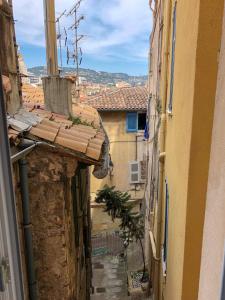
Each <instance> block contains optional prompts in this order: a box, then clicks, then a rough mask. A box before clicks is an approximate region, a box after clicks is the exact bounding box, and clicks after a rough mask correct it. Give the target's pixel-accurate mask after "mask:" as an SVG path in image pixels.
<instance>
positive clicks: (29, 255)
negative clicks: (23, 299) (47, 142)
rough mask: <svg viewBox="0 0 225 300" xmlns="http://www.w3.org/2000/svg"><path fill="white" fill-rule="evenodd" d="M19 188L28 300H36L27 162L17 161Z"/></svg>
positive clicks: (23, 160)
mask: <svg viewBox="0 0 225 300" xmlns="http://www.w3.org/2000/svg"><path fill="white" fill-rule="evenodd" d="M19 175H20V188H21V199H22V210H23V229H24V239H25V253H26V266H27V276H28V288H29V299H30V300H36V299H37V282H36V277H35V270H34V256H33V242H32V231H31V220H30V208H29V189H28V176H27V160H26V159H25V158H22V159H20V160H19Z"/></svg>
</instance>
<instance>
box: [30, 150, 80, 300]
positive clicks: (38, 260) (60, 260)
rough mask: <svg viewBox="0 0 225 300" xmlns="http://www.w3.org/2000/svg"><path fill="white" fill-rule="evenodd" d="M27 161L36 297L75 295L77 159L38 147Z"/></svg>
mask: <svg viewBox="0 0 225 300" xmlns="http://www.w3.org/2000/svg"><path fill="white" fill-rule="evenodd" d="M28 163H29V167H28V170H29V171H28V176H29V193H30V211H31V220H32V232H33V245H34V257H35V266H36V274H37V281H38V291H39V299H41V300H45V299H46V300H47V299H49V300H53V299H54V300H57V299H58V300H59V299H60V300H63V299H65V300H70V299H71V300H72V299H76V298H75V294H76V284H75V282H76V274H75V265H76V263H77V262H76V250H75V242H74V236H75V234H77V233H75V232H74V225H73V210H72V199H71V178H72V176H73V175H74V173H75V170H76V167H77V161H76V160H75V159H72V158H70V157H65V156H62V155H60V154H59V153H54V152H49V148H48V149H47V148H46V149H41V148H40V147H38V148H36V150H34V151H33V152H32V153H31V154H30V155H29V156H28ZM77 300H78V299H77Z"/></svg>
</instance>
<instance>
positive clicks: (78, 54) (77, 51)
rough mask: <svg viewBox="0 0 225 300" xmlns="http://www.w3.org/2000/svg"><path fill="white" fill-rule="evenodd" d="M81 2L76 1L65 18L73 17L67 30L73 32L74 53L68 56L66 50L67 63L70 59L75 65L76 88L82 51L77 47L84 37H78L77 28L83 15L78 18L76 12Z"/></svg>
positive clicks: (80, 0)
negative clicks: (72, 21)
mask: <svg viewBox="0 0 225 300" xmlns="http://www.w3.org/2000/svg"><path fill="white" fill-rule="evenodd" d="M82 1H83V0H79V1H77V2H76V3H75V5H74V6H73V7H72V8H71V10H70V11H69V12H68V14H67V16H74V23H73V24H72V25H71V26H70V27H69V28H68V30H74V43H73V44H74V52H73V54H72V55H70V53H69V51H68V48H67V63H68V62H69V59H70V58H71V57H72V58H73V59H74V63H75V64H76V80H77V87H79V66H80V64H81V62H82V50H81V48H80V47H79V46H78V44H79V42H80V41H81V40H82V39H83V37H84V35H78V27H79V25H80V22H81V21H83V20H84V15H81V16H78V10H79V8H80V5H81V2H82ZM78 94H79V88H78ZM78 96H79V95H78Z"/></svg>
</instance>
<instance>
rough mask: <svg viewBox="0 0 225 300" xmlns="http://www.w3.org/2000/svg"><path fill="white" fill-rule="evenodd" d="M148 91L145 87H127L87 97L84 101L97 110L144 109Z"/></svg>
mask: <svg viewBox="0 0 225 300" xmlns="http://www.w3.org/2000/svg"><path fill="white" fill-rule="evenodd" d="M147 101H148V92H147V89H146V88H145V87H127V88H121V89H116V90H113V91H106V92H103V93H101V94H99V95H97V96H94V97H89V98H88V99H86V101H85V103H86V104H88V105H89V106H92V107H94V108H95V109H97V110H109V111H110V110H126V111H127V110H129V111H130V110H146V109H147Z"/></svg>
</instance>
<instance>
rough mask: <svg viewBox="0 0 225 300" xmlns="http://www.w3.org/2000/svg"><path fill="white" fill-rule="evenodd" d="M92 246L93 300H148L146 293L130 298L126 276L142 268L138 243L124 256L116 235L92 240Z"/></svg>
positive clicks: (106, 235)
mask: <svg viewBox="0 0 225 300" xmlns="http://www.w3.org/2000/svg"><path fill="white" fill-rule="evenodd" d="M92 246H93V248H92V271H93V277H92V286H93V294H92V295H91V300H128V299H129V300H147V299H146V298H145V297H144V294H143V293H141V294H140V293H135V294H132V296H128V284H127V281H128V279H127V274H128V273H127V272H129V271H130V270H137V269H138V267H140V265H141V264H142V261H141V257H140V251H139V247H138V245H137V244H136V243H134V244H132V245H131V246H130V247H129V250H128V251H127V253H126V255H124V247H123V242H122V239H121V238H120V237H119V233H118V232H114V233H104V234H99V235H95V236H93V237H92Z"/></svg>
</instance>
